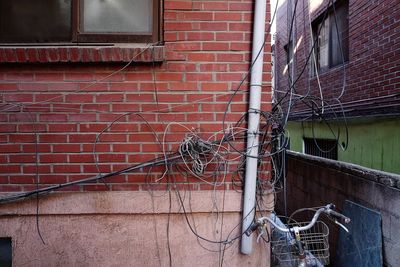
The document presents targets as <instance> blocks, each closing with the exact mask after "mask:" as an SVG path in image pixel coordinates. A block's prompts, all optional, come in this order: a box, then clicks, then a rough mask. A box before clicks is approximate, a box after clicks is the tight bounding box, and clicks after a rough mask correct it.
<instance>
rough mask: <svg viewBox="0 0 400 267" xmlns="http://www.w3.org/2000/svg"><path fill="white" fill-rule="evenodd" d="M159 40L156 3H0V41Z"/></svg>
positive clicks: (136, 0) (49, 0)
mask: <svg viewBox="0 0 400 267" xmlns="http://www.w3.org/2000/svg"><path fill="white" fill-rule="evenodd" d="M158 40H159V0H113V1H105V0H35V1H32V0H12V1H10V0H0V42H1V43H4V44H7V43H9V44H13V43H17V44H18V43H23V44H26V43H28V44H29V43H39V44H40V43H67V44H68V43H87V42H96V43H110V42H155V41H158Z"/></svg>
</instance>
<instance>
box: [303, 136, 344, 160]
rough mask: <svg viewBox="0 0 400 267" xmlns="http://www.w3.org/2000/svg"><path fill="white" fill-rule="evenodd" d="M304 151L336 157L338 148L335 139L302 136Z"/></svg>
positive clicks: (309, 153) (322, 156) (320, 155)
mask: <svg viewBox="0 0 400 267" xmlns="http://www.w3.org/2000/svg"><path fill="white" fill-rule="evenodd" d="M303 141H304V153H306V154H308V155H313V156H317V157H321V158H327V159H334V160H337V158H338V149H337V142H336V140H331V139H317V138H315V139H314V138H304V139H303Z"/></svg>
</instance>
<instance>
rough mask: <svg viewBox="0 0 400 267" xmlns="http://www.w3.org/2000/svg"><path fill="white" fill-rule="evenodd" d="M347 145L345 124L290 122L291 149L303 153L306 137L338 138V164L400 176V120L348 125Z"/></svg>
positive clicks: (357, 121)
mask: <svg viewBox="0 0 400 267" xmlns="http://www.w3.org/2000/svg"><path fill="white" fill-rule="evenodd" d="M348 131H349V140H348V147H347V149H346V150H343V149H342V148H341V146H345V144H346V135H345V127H343V123H330V124H329V126H328V125H327V124H325V123H317V122H314V123H311V122H303V123H300V122H289V124H288V126H287V132H288V136H289V137H290V149H291V150H294V151H298V152H303V137H308V138H313V136H314V137H315V138H326V139H336V138H337V136H338V134H339V144H340V146H339V148H338V160H340V161H345V162H350V163H354V164H358V165H361V166H365V167H368V168H373V169H378V170H382V171H387V172H392V173H398V174H400V118H397V119H374V120H372V119H370V120H366V119H362V120H361V121H360V120H353V121H348Z"/></svg>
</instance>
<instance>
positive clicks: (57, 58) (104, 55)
mask: <svg viewBox="0 0 400 267" xmlns="http://www.w3.org/2000/svg"><path fill="white" fill-rule="evenodd" d="M136 55H137V56H136ZM132 59H133V62H161V61H163V60H164V46H151V47H148V46H147V45H145V44H144V45H141V46H138V45H136V46H126V45H125V46H123V45H121V46H58V47H57V46H55V47H54V46H33V47H4V46H3V47H0V63H68V62H71V63H75V62H80V63H92V62H129V61H131V60H132Z"/></svg>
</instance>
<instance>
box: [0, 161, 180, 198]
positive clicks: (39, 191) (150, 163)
mask: <svg viewBox="0 0 400 267" xmlns="http://www.w3.org/2000/svg"><path fill="white" fill-rule="evenodd" d="M178 159H180V155H175V154H171V155H170V158H168V159H167V160H168V162H170V161H176V160H178ZM163 164H165V158H164V157H158V158H155V159H152V160H149V161H145V162H142V163H140V164H136V165H133V166H130V167H127V168H124V169H121V170H118V171H115V172H110V173H107V174H104V175H101V176H98V175H96V176H91V177H88V178H85V179H81V180H76V181H71V182H67V183H63V184H58V185H53V186H49V187H46V188H41V189H37V190H33V191H28V192H23V193H20V194H14V195H10V196H6V197H2V198H0V204H1V203H7V202H12V201H16V200H20V199H24V198H27V197H30V196H32V195H36V194H39V195H42V194H45V193H48V192H51V191H54V190H58V189H61V188H64V187H67V186H71V185H76V184H82V183H90V182H94V181H98V180H100V179H105V178H108V177H112V176H115V175H120V174H124V173H128V172H132V171H135V170H139V169H141V168H145V167H149V166H156V165H163Z"/></svg>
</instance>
